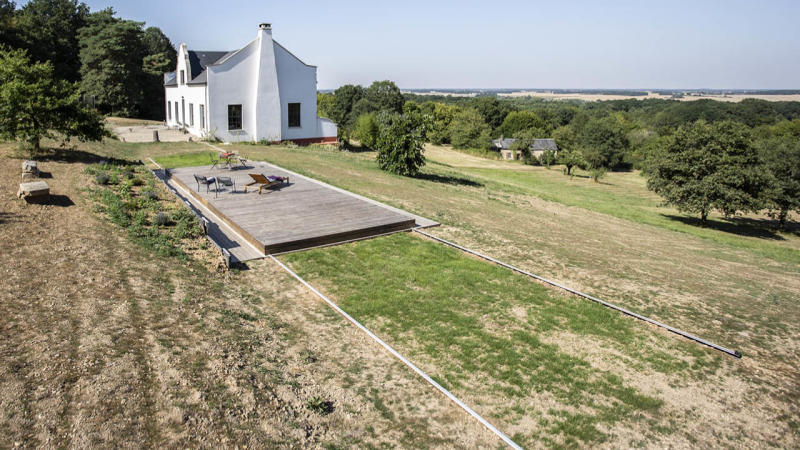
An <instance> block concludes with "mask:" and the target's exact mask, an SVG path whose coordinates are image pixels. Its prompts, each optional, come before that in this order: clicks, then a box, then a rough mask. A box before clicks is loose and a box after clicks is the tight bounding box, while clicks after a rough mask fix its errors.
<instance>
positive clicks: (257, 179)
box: [244, 173, 289, 195]
mask: <svg viewBox="0 0 800 450" xmlns="http://www.w3.org/2000/svg"><path fill="white" fill-rule="evenodd" d="M248 175H250V178H252V179H253V182H252V183H247V185H245V187H244V191H245V192H247V186H252V185H254V184H257V185H258V193H259V195H260V194H261V190H262V189H272V188H274V187H276V186H280V185H281V184H283V183H288V182H289V177H278V176H275V175H269V176H267V175H264V174H263V173H249V174H248Z"/></svg>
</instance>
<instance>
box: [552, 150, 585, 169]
mask: <svg viewBox="0 0 800 450" xmlns="http://www.w3.org/2000/svg"><path fill="white" fill-rule="evenodd" d="M558 157H559V160H560V161H561V164H563V165H564V170H565V172H566V174H567V175H572V169H573V168H575V167H577V168H579V169H580V168H583V167H585V166H586V161H585V160H584V159H583V155H582V154H581V152H579V151H578V150H575V149H570V148H567V149H562V150H560V151H559V152H558Z"/></svg>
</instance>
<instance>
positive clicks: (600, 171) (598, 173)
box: [589, 167, 606, 183]
mask: <svg viewBox="0 0 800 450" xmlns="http://www.w3.org/2000/svg"><path fill="white" fill-rule="evenodd" d="M589 175H590V176H591V177H592V180H594V182H595V183H597V182H598V181H600V179H601V178H603V177H604V176H606V169H604V168H602V167H598V168H596V169H592V170H591V171H590V172H589Z"/></svg>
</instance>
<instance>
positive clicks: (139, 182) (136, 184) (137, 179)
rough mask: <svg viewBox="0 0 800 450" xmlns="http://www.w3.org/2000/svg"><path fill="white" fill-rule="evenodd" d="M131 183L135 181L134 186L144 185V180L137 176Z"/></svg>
mask: <svg viewBox="0 0 800 450" xmlns="http://www.w3.org/2000/svg"><path fill="white" fill-rule="evenodd" d="M131 183H133V185H134V186H143V185H144V181H143V180H142V179H141V178H139V177H136V178H134V179H132V180H131Z"/></svg>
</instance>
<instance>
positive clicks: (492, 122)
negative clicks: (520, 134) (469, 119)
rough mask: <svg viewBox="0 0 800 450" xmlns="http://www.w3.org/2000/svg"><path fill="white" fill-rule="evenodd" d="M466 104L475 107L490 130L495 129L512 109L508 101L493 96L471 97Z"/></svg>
mask: <svg viewBox="0 0 800 450" xmlns="http://www.w3.org/2000/svg"><path fill="white" fill-rule="evenodd" d="M467 106H469V107H472V108H475V109H476V110H477V111H478V113H480V115H481V116H482V117H483V120H484V121H485V122H486V124H487V125H489V127H491V129H492V130H496V129H497V128H498V127H499V126H500V124H502V123H503V120H505V118H506V116H507V115H508V114H509V113H510V112H511V111H512V109H511V107H510V106H509V104H508V103H506V102H501V101H499V100H497V98H495V97H477V98H474V99H471V100H470V101H469V103H467ZM509 136H511V133H509Z"/></svg>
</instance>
